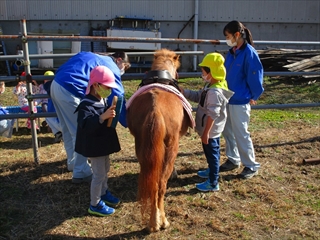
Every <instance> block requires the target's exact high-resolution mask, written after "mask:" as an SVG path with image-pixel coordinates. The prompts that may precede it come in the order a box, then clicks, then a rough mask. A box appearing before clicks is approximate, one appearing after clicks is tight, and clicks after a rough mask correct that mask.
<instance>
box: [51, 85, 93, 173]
mask: <svg viewBox="0 0 320 240" xmlns="http://www.w3.org/2000/svg"><path fill="white" fill-rule="evenodd" d="M50 91H51V92H50V95H51V99H52V102H53V105H54V107H55V109H56V112H57V116H58V119H59V121H60V126H61V130H62V131H61V132H62V138H63V144H64V148H65V150H66V152H67V165H68V170H69V171H73V177H74V178H85V177H88V176H90V175H91V174H92V170H91V166H90V164H89V163H88V159H87V158H86V157H84V156H82V155H81V154H79V153H77V152H75V151H74V148H75V143H76V134H77V117H78V114H77V113H74V111H75V110H76V108H77V106H78V105H79V103H80V99H79V98H77V97H76V96H74V95H73V94H71V93H70V92H68V91H67V90H66V89H64V88H63V87H62V86H61V85H59V84H58V83H56V82H55V81H54V80H53V82H52V84H51V89H50Z"/></svg>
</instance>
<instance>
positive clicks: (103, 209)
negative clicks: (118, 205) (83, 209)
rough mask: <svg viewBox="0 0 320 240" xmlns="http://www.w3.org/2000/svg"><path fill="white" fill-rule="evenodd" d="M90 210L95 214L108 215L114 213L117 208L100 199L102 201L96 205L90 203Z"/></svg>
mask: <svg viewBox="0 0 320 240" xmlns="http://www.w3.org/2000/svg"><path fill="white" fill-rule="evenodd" d="M88 212H89V213H91V214H93V215H97V216H101V217H104V216H108V215H111V214H113V213H114V212H115V210H114V209H113V208H111V207H108V206H107V205H106V204H105V203H104V201H101V200H100V202H99V203H98V205H97V206H95V207H94V206H92V205H90V207H89V209H88Z"/></svg>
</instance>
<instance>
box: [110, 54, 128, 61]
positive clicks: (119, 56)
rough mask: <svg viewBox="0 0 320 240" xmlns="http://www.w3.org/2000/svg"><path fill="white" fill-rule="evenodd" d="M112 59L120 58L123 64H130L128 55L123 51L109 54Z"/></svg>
mask: <svg viewBox="0 0 320 240" xmlns="http://www.w3.org/2000/svg"><path fill="white" fill-rule="evenodd" d="M111 56H112V57H114V58H121V59H122V60H123V61H124V62H125V63H130V61H129V57H128V55H127V54H126V53H125V52H123V51H117V52H115V53H113V54H111Z"/></svg>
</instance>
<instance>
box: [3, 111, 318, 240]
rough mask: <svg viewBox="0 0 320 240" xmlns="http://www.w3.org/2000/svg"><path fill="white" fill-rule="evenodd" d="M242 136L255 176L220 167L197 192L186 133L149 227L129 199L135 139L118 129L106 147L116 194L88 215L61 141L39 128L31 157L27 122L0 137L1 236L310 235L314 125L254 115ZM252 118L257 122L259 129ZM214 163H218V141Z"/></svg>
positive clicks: (314, 218) (193, 149)
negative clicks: (111, 204) (213, 183)
mask: <svg viewBox="0 0 320 240" xmlns="http://www.w3.org/2000/svg"><path fill="white" fill-rule="evenodd" d="M252 115H253V117H252V126H256V127H252V130H251V135H252V139H253V142H254V146H255V150H256V158H257V161H259V162H260V163H261V165H262V167H261V170H260V171H259V175H258V176H256V177H254V178H252V179H249V180H240V179H238V178H237V173H238V172H240V171H241V170H242V169H239V170H238V171H237V170H235V171H233V172H228V173H221V178H220V188H221V190H220V191H219V192H215V193H201V192H199V191H197V190H196V189H195V184H196V183H199V182H201V181H202V180H201V179H200V178H199V177H197V176H196V172H197V171H198V170H199V169H203V168H206V167H207V164H206V160H205V157H204V155H203V153H202V149H201V145H200V141H199V138H198V136H197V135H196V133H195V132H193V131H190V134H189V135H187V136H184V137H183V138H182V139H181V141H180V151H179V154H178V157H177V159H176V163H175V166H176V168H177V171H178V174H179V176H178V179H175V180H172V181H170V182H169V183H168V189H167V193H166V199H165V211H166V214H167V217H168V220H169V222H170V223H171V226H170V227H169V228H168V229H166V230H162V231H160V232H157V233H153V234H148V233H147V232H146V231H145V230H144V227H145V226H146V225H145V223H144V222H143V221H142V219H141V216H140V210H139V205H138V203H137V202H136V192H137V179H138V174H139V164H138V162H137V160H136V157H135V153H134V140H133V137H132V136H131V135H130V133H129V132H128V130H127V129H124V128H123V127H121V126H118V127H117V130H118V133H119V137H120V142H121V146H122V150H121V152H119V153H117V154H114V155H112V157H111V160H112V167H111V171H110V179H109V186H110V189H111V191H112V192H113V193H114V195H116V196H117V197H119V198H120V199H121V200H122V204H121V205H120V206H119V207H118V208H117V209H116V213H115V214H114V215H111V216H109V217H105V218H101V217H95V216H90V215H89V214H88V213H87V209H88V206H89V199H90V194H89V189H90V186H89V184H80V185H75V184H72V183H71V177H72V174H71V173H70V172H68V171H67V168H66V160H65V158H66V156H65V152H64V149H63V143H59V144H52V141H53V136H52V134H48V133H42V134H39V141H40V144H41V148H40V149H39V151H40V165H35V164H34V161H33V152H32V148H31V146H30V143H31V138H30V134H29V132H27V130H26V129H24V128H20V129H19V132H18V133H14V136H13V138H12V139H8V140H5V141H3V142H1V148H2V150H1V153H0V164H1V170H0V180H1V181H0V182H1V187H0V200H1V201H0V208H1V211H0V223H1V224H0V239H319V238H320V221H319V219H320V200H319V199H320V187H319V186H320V168H319V166H320V165H318V164H303V159H309V158H319V157H320V129H319V128H320V126H319V125H320V123H319V122H318V123H314V122H308V121H293V122H286V123H284V124H283V125H282V126H279V125H277V126H276V127H272V124H273V123H264V124H262V123H256V122H255V117H254V115H255V112H254V111H253V113H252ZM258 126H259V127H258ZM221 151H222V154H221V155H222V156H221V162H223V161H225V159H226V158H225V155H224V141H223V139H222V149H221Z"/></svg>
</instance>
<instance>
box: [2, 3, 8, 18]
mask: <svg viewBox="0 0 320 240" xmlns="http://www.w3.org/2000/svg"><path fill="white" fill-rule="evenodd" d="M6 3H7V2H6V1H2V2H1V3H0V20H7V19H8V16H7V4H6Z"/></svg>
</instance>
